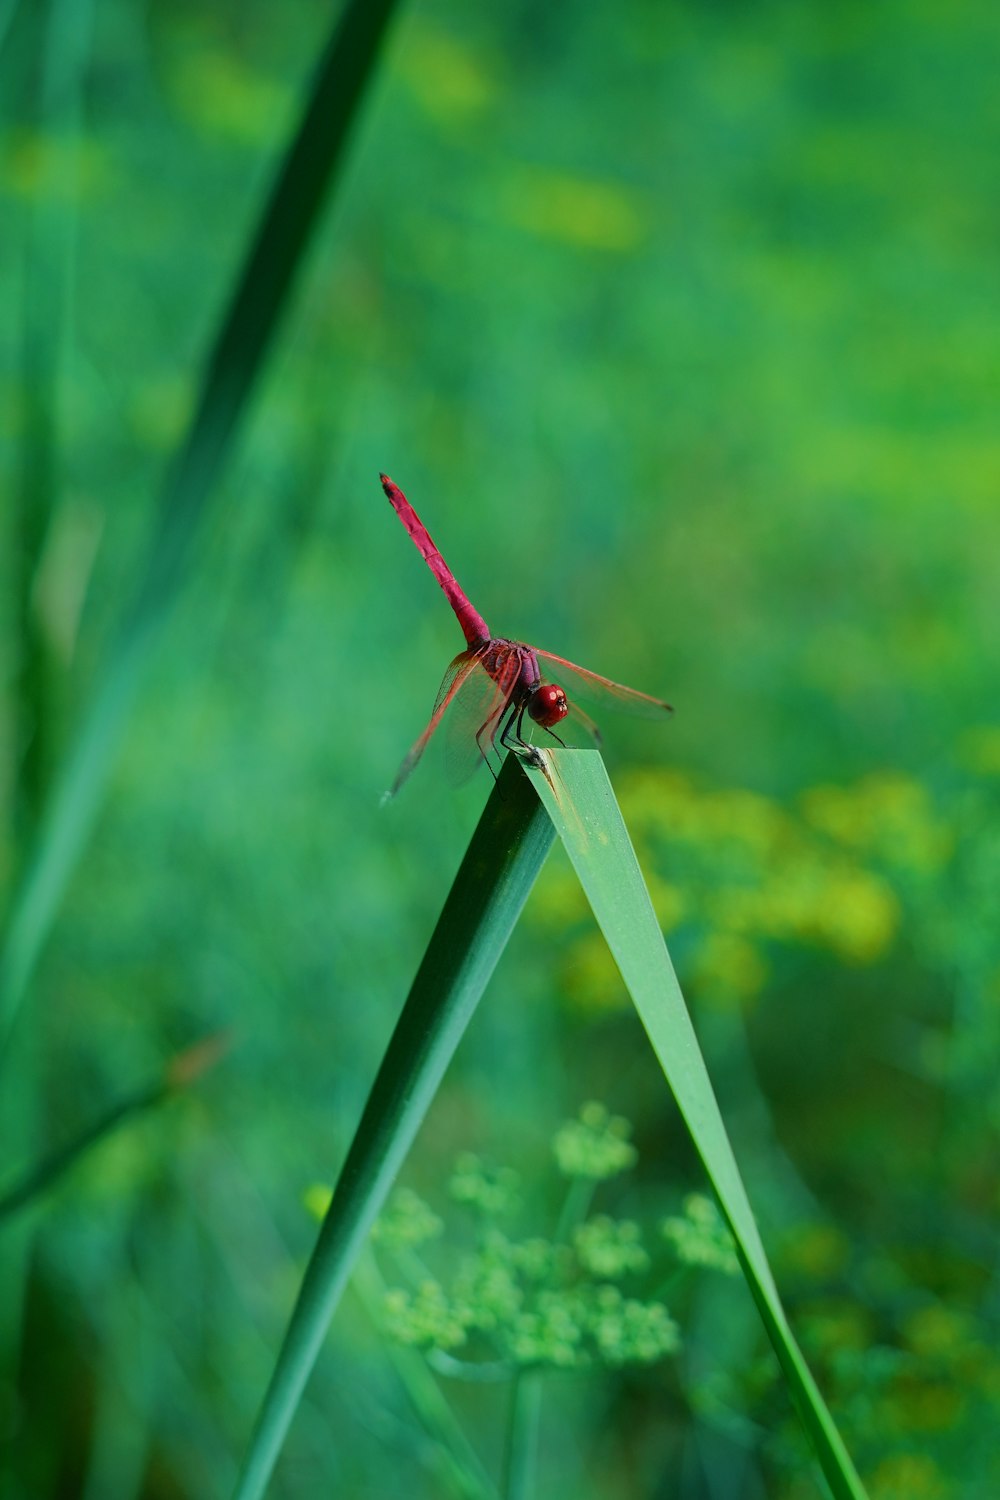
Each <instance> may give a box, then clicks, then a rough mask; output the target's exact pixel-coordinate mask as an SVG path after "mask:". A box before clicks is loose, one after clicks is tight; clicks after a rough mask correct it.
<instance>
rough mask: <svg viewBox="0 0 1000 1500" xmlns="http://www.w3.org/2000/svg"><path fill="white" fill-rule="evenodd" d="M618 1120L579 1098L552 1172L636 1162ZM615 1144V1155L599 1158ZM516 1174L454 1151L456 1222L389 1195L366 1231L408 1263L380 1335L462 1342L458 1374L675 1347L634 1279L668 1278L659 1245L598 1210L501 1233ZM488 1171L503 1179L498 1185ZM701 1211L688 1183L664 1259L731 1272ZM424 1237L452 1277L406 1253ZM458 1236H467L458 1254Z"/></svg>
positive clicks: (434, 1347)
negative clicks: (549, 1228) (460, 1215)
mask: <svg viewBox="0 0 1000 1500" xmlns="http://www.w3.org/2000/svg"><path fill="white" fill-rule="evenodd" d="M630 1131H631V1127H630V1125H629V1123H628V1121H627V1120H625V1119H623V1118H622V1117H620V1116H612V1115H610V1114H609V1112H608V1111H607V1110H606V1109H605V1108H604V1107H603V1106H602V1105H600V1104H598V1103H596V1102H591V1103H588V1104H585V1105H584V1106H583V1108H582V1109H581V1111H580V1113H579V1115H578V1117H577V1118H576V1119H572V1120H567V1121H566V1122H564V1123H563V1124H562V1125H561V1126H560V1127H559V1128H558V1130H557V1131H556V1132H555V1135H554V1137H553V1141H552V1153H553V1156H554V1158H555V1162H556V1164H557V1167H558V1169H559V1171H560V1173H561V1174H562V1175H563V1176H569V1177H571V1178H575V1179H576V1180H578V1181H584V1182H596V1181H608V1180H610V1179H611V1178H613V1177H616V1176H619V1175H620V1174H622V1173H623V1172H625V1171H627V1170H628V1169H629V1168H630V1167H632V1166H634V1165H635V1162H636V1153H635V1149H634V1147H628V1152H627V1155H624V1154H623V1152H622V1150H621V1148H622V1147H624V1146H625V1145H626V1143H627V1137H628V1135H629V1134H630ZM615 1144H617V1147H618V1148H619V1149H618V1152H617V1155H616V1156H611V1157H609V1146H610V1147H614V1146H615ZM531 1176H532V1182H533V1192H534V1196H535V1198H536V1199H537V1198H538V1196H539V1194H540V1193H544V1185H543V1183H542V1182H541V1181H540V1179H539V1174H538V1172H537V1171H533V1172H532V1174H531ZM518 1182H519V1177H518V1174H517V1173H516V1172H515V1171H514V1170H513V1169H512V1168H511V1167H493V1166H489V1165H487V1164H485V1163H484V1162H482V1161H481V1160H480V1159H479V1158H478V1157H476V1156H474V1155H472V1154H470V1153H464V1154H463V1155H462V1156H461V1157H460V1158H459V1159H458V1161H457V1162H456V1164H455V1170H454V1172H453V1173H452V1177H451V1182H450V1196H451V1198H452V1200H453V1201H454V1202H455V1203H456V1204H458V1205H459V1207H460V1208H461V1209H463V1210H464V1211H465V1215H466V1219H465V1222H464V1223H463V1222H462V1221H460V1220H456V1221H454V1222H443V1221H442V1220H441V1219H439V1218H438V1216H437V1215H436V1214H435V1213H434V1211H433V1210H432V1209H431V1208H430V1207H429V1205H428V1204H426V1203H425V1202H424V1201H423V1200H422V1199H421V1198H420V1197H419V1196H418V1195H417V1194H416V1193H414V1192H413V1191H412V1190H411V1189H399V1190H398V1191H397V1192H395V1193H394V1194H393V1196H392V1198H391V1199H390V1201H389V1205H388V1208H387V1210H386V1211H385V1213H383V1215H382V1216H381V1217H380V1219H379V1220H378V1223H377V1225H376V1228H375V1231H374V1241H375V1243H376V1245H377V1246H378V1247H379V1248H380V1249H381V1250H384V1251H385V1252H386V1254H388V1255H391V1256H392V1257H393V1259H394V1261H395V1262H396V1263H397V1264H398V1266H399V1268H400V1270H401V1271H403V1272H406V1271H410V1272H411V1273H412V1276H411V1277H410V1278H408V1282H407V1283H404V1284H399V1285H395V1286H391V1287H390V1288H389V1289H388V1291H387V1292H386V1297H385V1326H386V1329H387V1331H388V1332H389V1333H390V1334H391V1336H392V1337H394V1338H396V1339H398V1340H399V1341H400V1342H402V1343H405V1344H413V1345H417V1346H418V1347H420V1348H422V1349H424V1350H426V1351H428V1353H429V1354H430V1355H431V1356H433V1354H434V1352H435V1351H436V1352H438V1353H442V1352H443V1353H448V1354H454V1353H455V1351H458V1350H461V1351H462V1358H463V1360H467V1361H471V1362H472V1363H471V1364H467V1365H466V1366H465V1367H464V1368H463V1365H462V1363H460V1362H458V1361H456V1360H454V1359H453V1360H451V1361H450V1362H449V1363H448V1365H447V1366H446V1367H445V1368H446V1369H447V1371H448V1373H449V1374H451V1375H463V1374H464V1376H465V1378H467V1379H468V1378H472V1377H473V1376H474V1375H475V1373H476V1370H477V1369H479V1370H482V1369H487V1370H489V1371H490V1373H491V1375H492V1376H493V1378H497V1379H499V1378H506V1379H508V1380H509V1379H513V1378H514V1377H515V1375H516V1373H517V1372H518V1371H519V1370H525V1369H529V1370H539V1369H548V1370H552V1371H556V1370H579V1369H589V1368H593V1367H595V1366H597V1367H600V1366H603V1367H605V1368H614V1369H619V1368H622V1367H624V1366H627V1365H633V1364H650V1363H654V1362H655V1361H657V1360H659V1359H663V1358H666V1357H667V1356H668V1355H672V1354H676V1353H677V1352H678V1350H679V1349H680V1334H679V1330H678V1327H677V1324H676V1322H675V1321H674V1319H673V1318H672V1317H671V1316H670V1313H669V1311H668V1309H667V1307H666V1306H665V1305H664V1304H663V1302H662V1301H661V1300H659V1298H657V1297H656V1296H652V1295H650V1293H649V1292H648V1291H647V1292H646V1293H645V1294H641V1292H640V1289H641V1288H642V1287H647V1288H649V1287H654V1286H656V1285H659V1284H661V1283H662V1282H663V1281H664V1279H666V1278H667V1276H668V1275H669V1267H668V1260H667V1256H666V1253H665V1252H664V1251H663V1250H662V1249H661V1250H660V1251H659V1254H658V1259H655V1260H654V1256H653V1254H652V1253H651V1251H650V1250H649V1249H647V1248H646V1244H645V1243H644V1235H643V1230H642V1228H641V1227H640V1225H639V1224H638V1223H637V1222H636V1221H634V1220H632V1219H627V1218H617V1217H613V1216H612V1215H610V1214H608V1213H597V1214H591V1215H589V1216H587V1217H585V1218H583V1219H581V1220H580V1221H578V1222H575V1223H572V1224H570V1225H566V1226H565V1228H566V1229H567V1238H565V1239H561V1240H560V1239H558V1238H552V1237H546V1236H544V1235H531V1234H524V1233H523V1232H522V1233H521V1234H520V1235H518V1236H517V1237H512V1234H511V1228H510V1222H511V1220H512V1219H514V1218H515V1217H517V1218H520V1219H523V1217H524V1214H525V1210H524V1207H523V1204H522V1203H520V1202H519V1200H518V1197H517V1187H518ZM498 1184H502V1185H503V1186H502V1188H501V1189H500V1190H499V1191H498V1190H497V1185H498ZM456 1187H457V1188H458V1191H456ZM712 1214H713V1210H712V1206H711V1204H710V1203H708V1200H706V1199H703V1198H698V1197H694V1196H692V1197H691V1198H689V1199H688V1200H687V1202H686V1204H685V1210H684V1214H683V1215H682V1216H681V1217H679V1218H676V1219H671V1220H670V1221H668V1222H669V1224H670V1225H671V1226H678V1231H679V1232H675V1231H674V1230H673V1229H671V1232H670V1233H669V1234H668V1233H667V1232H666V1231H665V1232H664V1235H663V1240H664V1241H666V1242H668V1243H671V1244H673V1245H674V1247H675V1249H674V1253H675V1255H676V1262H675V1264H687V1265H694V1264H696V1263H697V1264H701V1265H702V1266H714V1267H715V1268H716V1269H719V1270H723V1271H726V1272H727V1273H729V1274H733V1273H735V1272H736V1271H737V1269H738V1267H737V1263H736V1258H735V1255H734V1254H733V1250H732V1241H731V1239H728V1237H727V1234H726V1231H725V1228H724V1226H723V1225H722V1223H721V1220H720V1219H719V1218H718V1214H717V1213H716V1214H715V1217H714V1219H713V1217H712ZM442 1230H444V1231H445V1232H444V1233H442ZM430 1239H433V1240H435V1241H436V1242H438V1247H439V1248H438V1254H439V1256H441V1255H442V1254H443V1253H444V1252H445V1250H446V1248H447V1249H450V1250H451V1252H452V1253H451V1255H450V1259H451V1262H452V1271H451V1274H450V1276H448V1277H444V1278H442V1277H441V1276H440V1275H438V1276H433V1275H428V1274H427V1271H426V1270H425V1268H424V1265H423V1263H422V1262H414V1260H413V1258H412V1256H411V1255H410V1253H409V1252H411V1251H412V1250H413V1249H414V1248H415V1247H416V1246H417V1245H418V1244H422V1243H426V1242H427V1241H428V1240H430ZM458 1244H465V1245H468V1246H470V1248H467V1249H466V1250H465V1251H464V1252H463V1253H462V1255H461V1256H460V1257H458V1258H457V1259H456V1258H455V1255H454V1247H455V1246H456V1245H458ZM727 1246H728V1252H729V1253H728V1260H727V1259H726V1257H725V1253H724V1252H725V1249H726V1247H727ZM619 1283H621V1284H622V1285H619ZM432 1363H433V1358H432Z"/></svg>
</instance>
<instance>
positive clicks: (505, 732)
mask: <svg viewBox="0 0 1000 1500" xmlns="http://www.w3.org/2000/svg"><path fill="white" fill-rule="evenodd" d="M527 706H528V705H527V700H525V702H524V703H521V704H517V703H512V704H511V705H510V708H509V711H508V713H507V720H506V723H505V724H504V726H503V729H502V730H501V731H500V743H501V745H503V746H504V747H505V748H506V749H512V748H513V747H514V746H515V745H521V746H523V745H524V743H525V740H524V736H523V734H522V733H521V724H522V722H523V720H524V711H525V709H526V708H527ZM515 717H516V718H517V725H516V727H515V726H514V719H515ZM512 728H513V729H514V734H513V738H508V736H510V732H511V729H512Z"/></svg>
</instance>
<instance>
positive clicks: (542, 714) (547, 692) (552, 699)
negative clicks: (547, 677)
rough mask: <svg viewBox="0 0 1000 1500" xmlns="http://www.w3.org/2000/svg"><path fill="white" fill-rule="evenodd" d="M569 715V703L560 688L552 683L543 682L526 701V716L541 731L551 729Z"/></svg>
mask: <svg viewBox="0 0 1000 1500" xmlns="http://www.w3.org/2000/svg"><path fill="white" fill-rule="evenodd" d="M568 713H569V703H568V702H567V701H566V694H565V693H564V692H563V690H562V688H561V687H557V686H556V684H555V683H554V682H544V683H542V686H541V687H539V688H536V689H535V691H534V692H533V693H532V695H531V697H530V699H529V700H528V714H529V717H531V718H532V719H534V721H535V723H536V724H541V726H542V728H543V729H551V728H552V725H553V724H558V723H559V720H560V719H565V717H566V715H567V714H568Z"/></svg>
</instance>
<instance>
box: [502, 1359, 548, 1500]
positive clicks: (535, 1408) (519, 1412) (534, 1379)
mask: <svg viewBox="0 0 1000 1500" xmlns="http://www.w3.org/2000/svg"><path fill="white" fill-rule="evenodd" d="M542 1379H543V1376H542V1372H541V1371H540V1370H518V1371H517V1372H516V1373H515V1375H514V1379H513V1382H512V1384H511V1390H510V1411H509V1413H508V1419H507V1432H506V1434H505V1437H504V1449H503V1474H502V1478H501V1482H500V1494H501V1495H502V1497H503V1500H530V1497H531V1496H532V1495H533V1494H534V1493H535V1480H536V1478H537V1474H538V1434H539V1428H540V1426H541V1420H542Z"/></svg>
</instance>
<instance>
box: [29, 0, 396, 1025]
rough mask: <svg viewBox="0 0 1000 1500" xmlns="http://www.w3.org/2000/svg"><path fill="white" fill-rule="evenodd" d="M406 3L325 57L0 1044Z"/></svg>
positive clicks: (180, 474) (231, 318) (57, 795)
mask: <svg viewBox="0 0 1000 1500" xmlns="http://www.w3.org/2000/svg"><path fill="white" fill-rule="evenodd" d="M395 3H396V0H348V4H347V5H346V7H345V9H344V10H343V12H342V13H341V15H340V17H339V19H338V21H337V24H336V26H335V28H334V31H333V34H332V36H331V39H330V41H329V43H328V45H327V47H326V49H325V52H324V54H323V56H322V58H321V61H320V65H319V69H318V71H317V74H316V77H315V81H314V83H313V85H312V88H311V90H310V91H309V93H308V96H307V98H306V102H305V106H304V109H303V111H302V114H301V118H300V121H299V124H298V126H297V129H296V131H295V134H294V137H293V139H292V141H291V144H290V145H289V147H288V149H287V151H286V152H285V155H284V158H283V160H282V163H281V166H280V169H279V171H278V175H277V179H276V182H275V185H274V188H273V190H272V192H271V194H270V196H269V198H268V201H267V203H266V205H265V208H264V211H263V214H262V216H261V220H260V224H259V226H258V229H257V231H256V233H255V235H254V237H253V240H252V243H251V245H250V249H249V252H248V254H247V258H246V261H245V263H244V266H243V269H242V271H241V272H240V275H239V277H238V278H237V281H236V284H235V288H234V291H233V294H232V297H231V300H230V303H229V307H228V310H227V312H226V314H225V316H224V317H223V319H222V322H221V325H220V329H219V333H218V336H217V338H216V340H215V344H214V347H213V349H212V352H211V355H210V357H209V360H208V363H207V366H206V369H205V373H204V377H203V379H202V383H201V388H200V392H199V395H198V399H197V402H196V406H195V411H194V416H193V418H192V420H191V423H190V426H189V428H188V431H187V433H186V435H185V437H184V439H183V441H182V443H181V445H180V448H179V450H178V452H177V454H176V456H175V458H174V461H173V463H172V464H171V465H170V467H169V469H168V472H167V475H166V478H165V482H164V485H163V489H162V491H161V494H160V499H159V503H158V507H157V510H156V514H155V517H154V521H153V527H152V536H151V539H150V545H149V551H148V555H147V558H146V560H145V563H144V565H142V566H141V567H140V568H139V570H138V583H137V587H136V591H135V594H134V597H133V600H132V603H131V605H130V606H129V608H128V609H127V610H126V612H125V617H124V620H123V622H122V626H121V629H120V631H119V633H118V636H117V638H116V643H115V644H114V646H113V647H112V649H111V652H110V654H109V657H108V659H107V661H106V663H105V665H104V668H103V671H102V673H101V675H100V677H99V680H98V683H97V686H96V688H95V691H94V694H93V697H92V699H91V701H90V704H89V707H88V709H87V710H86V712H85V714H84V717H83V721H82V724H81V726H80V728H79V731H78V733H77V736H76V739H75V741H74V743H73V745H72V747H71V750H70V752H69V755H68V758H67V760H66V762H65V764H64V766H63V767H62V770H61V773H60V774H59V776H58V778H57V781H56V784H55V787H54V790H53V794H52V797H51V798H50V800H49V804H48V807H47V809H46V812H45V814H44V816H43V819H42V824H41V828H40V830H39V834H38V837H37V839H36V840H35V844H34V849H33V853H32V856H31V858H30V860H29V862H28V865H27V868H26V871H25V874H24V878H23V880H22V881H21V883H20V885H19V887H18V889H17V891H16V892H15V895H14V899H13V902H12V905H11V909H10V913H9V916H8V922H7V931H6V937H5V942H4V947H3V952H2V956H0V1046H2V1044H3V1041H4V1040H5V1038H6V1036H7V1034H8V1033H9V1029H10V1026H11V1023H12V1022H13V1020H14V1017H15V1016H16V1014H17V1011H18V1009H19V1007H20V1004H21V1001H22V999H23V997H24V994H25V991H26V988H27V986H28V984H29V982H30V979H31V976H32V973H33V971H34V967H35V964H36V962H37V959H38V955H39V953H40V951H41V948H42V945H43V943H44V941H45V938H46V936H47V934H48V932H49V929H50V927H51V924H52V921H53V919H54V917H55V914H56V911H57V909H58V906H59V902H60V900H61V898H62V895H63V891H64V890H65V887H66V884H67V881H68V880H69V878H70V875H71V873H72V871H73V869H74V867H75V865H76V862H77V860H78V858H79V856H80V853H81V851H82V849H83V846H84V843H85V841H86V839H87V836H88V834H89V831H90V828H91V825H92V823H93V819H94V816H95V814H96V811H97V808H98V805H99V803H100V799H101V795H102V793H103V790H104V787H105V784H106V782H107V779H108V776H109V774H110V771H111V767H112V765H113V762H114V757H115V753H116V751H117V749H118V745H119V742H120V740H121V737H122V734H123V732H124V729H125V726H126V723H127V720H128V717H129V713H130V711H131V708H132V704H133V701H134V699H135V695H136V691H137V689H138V686H139V683H140V680H141V676H142V672H143V669H144V667H145V665H146V662H147V660H148V658H149V655H150V651H151V649H152V647H153V645H154V644H155V642H156V640H157V638H158V636H159V634H160V632H161V630H162V628H163V625H164V622H165V620H166V618H167V615H168V613H169V610H170V607H171V605H172V604H173V602H174V600H175V598H176V596H177V593H178V591H179V589H180V587H181V584H182V583H183V580H184V577H185V574H186V572H187V569H188V566H189V564H190V562H191V559H192V554H193V548H194V544H195V541H196V539H197V536H198V534H199V531H200V528H201V525H202V522H203V520H204V517H205V513H206V510H207V509H208V505H209V502H210V500H211V497H212V494H213V491H214V488H215V486H216V482H217V480H218V478H219V476H220V473H221V471H222V468H223V465H224V464H225V462H226V460H227V458H228V457H229V456H230V454H231V452H232V449H233V446H234V443H235V439H236V436H237V432H238V429H239V424H240V421H241V419H242V418H243V416H244V413H245V410H246V406H247V403H248V400H249V398H250V395H251V393H252V391H253V389H254V386H255V384H256V381H257V377H258V376H259V374H260V371H261V369H262V367H263V364H264V361H265V358H266V355H267V351H268V349H269V347H270V342H271V339H272V337H273V335H274V332H275V329H276V327H277V323H278V319H279V316H280V314H281V312H282V310H283V308H284V306H285V302H286V300H287V297H288V293H289V291H290V289H291V286H292V283H293V280H294V276H295V273H296V271H297V270H298V268H299V266H300V264H301V262H302V259H303V257H304V255H305V252H306V249H307V247H308V244H309V240H310V237H311V234H312V231H313V228H314V226H315V223H316V220H317V216H318V214H319V210H320V208H321V206H322V203H323V200H324V197H325V195H326V192H327V189H328V187H329V185H330V182H331V180H332V178H333V176H334V173H335V170H336V168H337V166H338V164H339V163H340V161H341V160H342V158H343V154H344V148H345V145H346V143H347V139H348V135H349V131H350V127H351V125H352V123H353V121H354V118H355V115H356V113H357V110H358V107H359V105H360V103H361V99H362V95H363V92H364V88H365V85H366V83H367V82H368V79H369V77H370V76H371V73H372V70H373V68H374V64H375V61H376V58H377V55H378V49H379V44H380V42H381V40H382V37H383V35H384V32H385V28H386V25H387V23H388V21H389V19H390V16H391V15H392V12H393V10H394V8H395Z"/></svg>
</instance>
